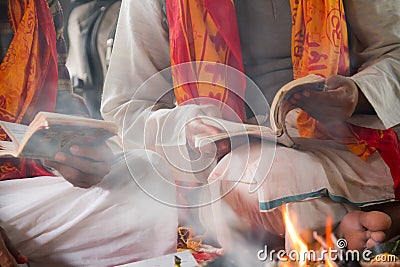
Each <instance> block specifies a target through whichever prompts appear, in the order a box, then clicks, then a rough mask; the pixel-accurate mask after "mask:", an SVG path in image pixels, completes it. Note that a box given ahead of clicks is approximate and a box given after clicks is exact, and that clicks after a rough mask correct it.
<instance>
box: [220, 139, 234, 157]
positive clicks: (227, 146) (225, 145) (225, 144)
mask: <svg viewBox="0 0 400 267" xmlns="http://www.w3.org/2000/svg"><path fill="white" fill-rule="evenodd" d="M216 146H217V155H216V158H221V157H223V156H225V155H226V154H227V153H229V152H230V151H231V142H230V140H227V139H225V140H219V141H217V142H216Z"/></svg>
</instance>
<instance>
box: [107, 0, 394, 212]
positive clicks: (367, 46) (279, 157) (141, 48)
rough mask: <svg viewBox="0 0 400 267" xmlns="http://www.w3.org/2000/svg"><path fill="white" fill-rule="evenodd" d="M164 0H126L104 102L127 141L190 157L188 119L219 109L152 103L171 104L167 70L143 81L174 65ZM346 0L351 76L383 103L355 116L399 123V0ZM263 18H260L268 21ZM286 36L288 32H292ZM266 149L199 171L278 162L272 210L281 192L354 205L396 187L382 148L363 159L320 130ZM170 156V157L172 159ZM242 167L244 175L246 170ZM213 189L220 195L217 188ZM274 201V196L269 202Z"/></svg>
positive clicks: (250, 169)
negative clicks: (317, 136)
mask: <svg viewBox="0 0 400 267" xmlns="http://www.w3.org/2000/svg"><path fill="white" fill-rule="evenodd" d="M161 2H162V1H161V0H148V1H130V0H124V1H123V3H122V8H121V15H120V20H119V24H118V28H117V34H116V39H115V46H114V51H113V55H112V58H111V64H110V68H109V72H108V75H107V78H106V83H105V88H104V95H103V104H102V112H103V116H104V118H105V119H107V120H112V121H114V122H116V123H117V124H119V125H120V126H121V128H120V130H121V135H122V137H123V139H124V142H123V143H124V146H125V148H137V147H146V148H149V149H152V150H154V151H157V152H158V153H160V154H161V155H163V156H164V157H165V156H166V154H165V150H164V149H161V150H160V149H159V147H162V145H165V144H168V149H170V150H173V151H174V152H175V153H176V154H178V153H182V154H184V157H186V155H187V151H185V149H184V148H185V146H186V138H185V131H184V129H185V128H184V125H185V123H187V122H188V121H189V120H191V119H193V118H195V117H196V116H198V114H204V113H207V112H209V113H212V114H218V112H216V111H215V110H212V108H210V107H208V106H203V107H199V106H185V107H175V108H171V109H158V110H157V108H153V105H154V104H156V103H157V104H158V105H159V106H158V107H162V106H168V107H172V106H174V102H173V101H174V99H173V94H172V92H171V91H169V92H168V93H167V91H168V89H169V88H171V83H170V79H171V78H170V74H169V73H168V71H165V72H163V73H162V75H156V77H157V78H156V79H154V77H153V78H151V82H148V81H147V79H149V78H150V77H152V76H153V75H155V74H157V73H158V72H160V71H161V70H163V69H164V68H167V67H169V65H170V58H169V41H168V31H167V29H166V27H165V26H164V17H165V16H164V15H163V10H162V3H161ZM247 3H249V2H247ZM344 4H345V8H346V12H347V18H348V22H349V26H350V27H349V28H350V29H351V30H350V37H351V43H350V45H351V46H350V50H351V51H350V52H351V56H352V67H353V68H352V69H353V70H354V72H356V74H355V75H353V76H352V77H351V78H352V79H353V80H354V81H355V82H356V83H357V84H358V86H359V87H360V89H361V90H362V92H363V93H364V94H365V95H366V97H367V99H368V100H369V101H370V102H371V104H372V106H373V107H374V109H375V110H376V113H377V116H367V115H365V116H361V117H360V116H354V117H353V118H352V123H354V124H358V125H361V126H366V127H370V128H385V129H386V128H390V127H393V126H395V125H397V124H399V123H400V112H398V108H399V107H400V81H399V79H398V77H400V31H399V29H400V21H399V20H398V16H399V15H400V3H399V2H398V1H397V0H385V1H381V0H374V1H368V2H366V1H363V0H344ZM275 15H277V16H276V17H275V20H279V14H275ZM255 17H256V16H255ZM257 18H260V17H257ZM238 21H239V22H240V18H239V19H238ZM277 24H278V22H277ZM259 25H260V26H259V27H263V24H262V23H259ZM239 28H241V25H239ZM263 36H269V35H265V34H264V35H263ZM286 39H287V40H290V36H288V37H287V38H286ZM256 41H257V40H254V42H256ZM289 47H290V46H289ZM242 49H246V48H242ZM271 49H273V48H271ZM289 53H290V52H289ZM273 71H274V70H271V72H273ZM276 71H278V70H276ZM260 89H261V90H262V91H265V90H268V88H260ZM152 109H154V110H152ZM165 127H167V129H168V130H167V131H166V132H167V134H166V133H165V130H166V128H165ZM138 131H140V132H138ZM165 135H166V136H165ZM163 136H164V137H163ZM302 142H303V141H302ZM174 146H175V147H174ZM177 147H179V149H178V148H177ZM174 149H175V150H174ZM241 149H242V150H246V151H242V150H241ZM249 149H250V150H249ZM268 149H270V148H269V147H268V145H266V146H265V147H264V148H263V149H262V150H259V149H258V148H257V145H251V146H250V148H238V149H237V150H235V151H233V152H232V153H231V154H229V155H227V156H226V157H225V158H224V159H223V160H222V161H221V162H220V163H219V164H218V165H217V167H215V168H214V165H212V166H211V165H210V168H208V169H207V171H206V172H203V175H202V178H203V179H204V178H205V179H208V182H210V181H214V180H216V179H217V180H218V179H222V178H223V179H227V180H232V179H237V178H238V177H239V178H243V180H242V182H243V181H245V182H246V181H252V180H253V178H256V181H257V180H258V181H262V180H264V178H265V174H266V171H268V170H269V167H270V165H271V163H272V168H271V171H270V175H269V176H267V177H266V179H265V181H264V182H263V183H262V186H261V187H260V189H259V190H258V194H259V196H258V199H259V201H260V204H261V205H260V206H261V208H263V205H264V207H266V210H267V209H269V208H273V207H276V206H278V205H277V204H276V203H282V199H284V200H290V199H289V198H287V197H291V200H293V201H298V200H308V199H310V198H313V197H320V196H321V195H318V196H315V195H310V196H307V195H306V196H305V197H304V198H301V199H296V197H299V196H302V195H303V194H308V193H311V192H320V193H322V195H324V196H329V194H328V192H329V193H330V194H331V195H330V197H331V198H332V199H334V200H335V201H342V202H344V203H350V202H352V203H353V204H354V205H365V204H371V203H375V201H377V202H379V201H381V200H382V201H383V200H384V201H386V200H388V199H389V200H390V199H393V197H394V196H393V188H392V186H393V181H392V180H391V178H390V173H389V172H388V168H387V166H386V165H385V164H384V163H383V161H382V159H381V158H380V156H379V155H378V154H376V155H374V156H372V157H371V158H370V159H369V160H368V162H367V163H364V162H362V161H361V160H360V159H359V158H357V157H356V156H355V155H352V154H351V153H350V152H348V151H347V150H345V149H344V147H343V146H340V145H338V144H332V142H325V141H321V140H316V141H315V142H314V141H311V142H309V141H304V144H303V150H302V151H296V150H293V149H288V148H281V147H279V148H278V149H277V151H276V156H275V158H273V161H272V162H268V163H265V162H263V155H264V154H262V153H265V154H267V155H268V154H270V152H268ZM160 151H161V152H160ZM249 151H250V154H249V155H250V158H251V159H252V160H253V163H252V162H251V161H250V163H249V162H246V161H245V160H244V159H243V152H246V153H248V152H249ZM261 152H262V153H261ZM171 154H174V153H171ZM170 159H171V158H169V157H167V160H170ZM178 161H179V160H178ZM227 162H229V163H227ZM169 163H171V161H169ZM172 163H173V164H170V165H171V167H172V169H174V170H175V172H174V178H175V179H190V178H191V175H190V174H188V172H181V173H180V172H179V170H180V169H179V168H177V163H176V162H172ZM178 165H179V164H178ZM243 170H244V171H245V172H244V175H240V174H241V173H242V171H243ZM196 177H197V178H198V177H199V176H198V175H197V176H196ZM207 177H208V178H207ZM203 181H205V180H203ZM216 188H217V187H216ZM212 189H215V188H212ZM375 189H376V191H375ZM372 192H374V193H372ZM214 193H216V194H217V195H218V194H221V191H219V190H216V192H214ZM332 196H333V197H332ZM209 197H210V196H207V198H209ZM272 202H273V203H275V204H276V205H275V206H270V204H271V203H272ZM263 203H264V204H263ZM266 203H267V204H266ZM268 203H269V204H268ZM303 203H305V202H303ZM256 204H258V203H256ZM317 210H318V209H317ZM322 210H324V209H322ZM225 211H226V210H224V209H222V210H218V211H217V210H213V211H207V212H206V213H207V216H208V218H210V217H213V216H214V217H215V218H217V217H218V215H221V214H224V212H225ZM325 211H326V212H327V210H325ZM218 212H220V213H219V214H217V213H218ZM339 217H340V216H339ZM340 218H341V217H340Z"/></svg>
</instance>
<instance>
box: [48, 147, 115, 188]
mask: <svg viewBox="0 0 400 267" xmlns="http://www.w3.org/2000/svg"><path fill="white" fill-rule="evenodd" d="M112 159H113V153H112V151H111V149H110V148H109V147H108V146H107V145H106V143H102V144H101V145H97V146H84V145H73V146H71V148H70V153H63V152H58V153H57V154H56V155H55V157H54V161H46V162H45V165H46V166H49V167H51V168H54V169H55V170H57V171H58V172H59V173H60V174H61V175H62V176H63V177H64V179H65V180H67V181H68V182H70V183H71V184H73V185H74V186H77V187H82V188H89V187H91V186H92V185H95V184H98V183H99V182H100V181H101V180H102V179H103V178H104V176H106V175H107V174H108V173H109V172H110V169H111V161H112Z"/></svg>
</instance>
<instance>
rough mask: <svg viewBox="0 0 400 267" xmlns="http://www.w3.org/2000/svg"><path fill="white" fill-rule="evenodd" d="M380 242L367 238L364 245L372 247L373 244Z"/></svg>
mask: <svg viewBox="0 0 400 267" xmlns="http://www.w3.org/2000/svg"><path fill="white" fill-rule="evenodd" d="M379 243H380V242H376V241H375V240H373V239H371V238H370V239H368V240H367V242H366V243H365V247H366V248H372V247H373V246H376V245H378V244H379Z"/></svg>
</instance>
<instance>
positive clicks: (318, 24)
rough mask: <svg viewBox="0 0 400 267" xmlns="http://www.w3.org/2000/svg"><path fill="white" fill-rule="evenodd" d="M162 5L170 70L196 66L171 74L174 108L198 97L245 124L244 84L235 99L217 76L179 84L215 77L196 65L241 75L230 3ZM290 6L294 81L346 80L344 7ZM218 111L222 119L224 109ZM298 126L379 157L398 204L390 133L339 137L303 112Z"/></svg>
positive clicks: (350, 132)
mask: <svg viewBox="0 0 400 267" xmlns="http://www.w3.org/2000/svg"><path fill="white" fill-rule="evenodd" d="M166 3H167V17H168V22H169V27H170V49H171V51H170V52H171V65H172V66H173V67H174V66H176V65H178V64H181V63H186V62H199V63H195V64H192V65H191V66H192V68H193V70H192V72H181V71H174V68H173V72H172V75H173V80H174V84H175V88H174V92H175V96H176V99H177V102H178V104H185V103H193V101H192V102H191V101H188V100H192V99H201V98H202V97H204V98H205V99H206V98H215V99H218V100H219V101H220V102H221V103H224V104H226V105H228V106H229V107H230V108H231V109H233V110H234V111H235V112H236V113H237V114H238V116H239V117H240V118H242V119H243V118H245V109H244V102H243V101H242V99H244V94H245V82H244V80H242V81H239V82H238V84H239V85H240V86H239V88H238V87H236V88H237V89H236V90H235V93H232V92H231V91H230V90H228V89H226V88H225V87H223V86H221V85H224V84H226V83H227V81H226V80H227V79H229V77H227V76H224V75H221V74H218V75H217V82H216V83H212V84H204V83H188V84H182V81H185V80H186V81H187V79H188V77H187V75H188V73H192V74H193V73H194V75H198V76H203V75H207V74H209V75H214V76H215V74H213V73H212V71H210V64H204V63H200V62H204V61H206V62H217V63H222V64H225V65H227V66H230V67H233V68H235V69H237V70H239V71H241V72H244V67H243V63H242V55H241V47H240V38H239V31H238V27H237V20H236V11H235V6H234V3H233V0H218V1H215V0H167V2H166ZM290 5H291V11H292V62H293V73H294V78H295V79H297V78H300V77H303V76H306V75H308V74H318V75H321V76H324V77H329V76H330V75H333V74H340V75H344V76H349V74H350V69H349V67H350V59H349V48H348V33H347V25H346V19H345V13H344V7H343V3H342V1H341V0H322V1H321V0H290ZM207 68H208V69H207ZM178 70H179V69H178ZM192 74H189V75H192ZM185 75H186V76H185ZM212 78H213V81H215V78H214V77H212ZM216 84H218V85H216ZM196 103H197V104H203V103H205V101H204V100H199V101H196ZM220 108H221V111H222V114H223V116H224V115H225V114H224V109H223V107H222V105H220ZM225 117H226V116H225ZM297 124H298V128H299V133H300V135H301V136H303V137H309V138H330V139H333V140H336V141H338V142H340V143H343V144H345V145H346V146H347V147H348V149H349V150H350V151H351V152H352V153H354V154H356V155H357V156H359V157H361V159H363V160H364V161H366V160H367V158H368V156H369V155H371V154H372V153H374V152H375V151H378V152H379V153H380V155H381V156H382V158H383V160H384V161H385V162H386V164H387V165H388V166H389V168H390V171H391V174H392V177H393V179H394V188H395V195H396V198H397V199H400V150H399V141H398V138H397V135H396V134H395V132H394V131H393V130H391V129H389V130H384V131H383V130H374V129H367V128H363V127H358V126H354V125H350V124H343V125H342V126H341V127H342V128H343V130H344V131H341V135H340V136H338V134H337V133H332V132H331V131H328V130H327V129H325V128H324V126H323V125H321V124H320V123H318V122H317V121H316V120H314V119H313V118H311V117H310V116H309V115H308V114H307V113H305V112H303V111H301V112H300V114H299V116H298V120H297ZM342 132H344V133H342Z"/></svg>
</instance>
